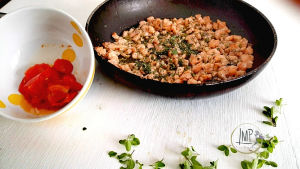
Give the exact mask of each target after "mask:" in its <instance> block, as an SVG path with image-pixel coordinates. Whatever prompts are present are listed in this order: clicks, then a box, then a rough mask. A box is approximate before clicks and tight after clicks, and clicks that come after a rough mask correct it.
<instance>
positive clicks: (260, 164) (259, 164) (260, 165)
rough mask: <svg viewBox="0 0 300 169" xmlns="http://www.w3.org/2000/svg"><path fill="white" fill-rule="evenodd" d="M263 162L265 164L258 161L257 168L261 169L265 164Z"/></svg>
mask: <svg viewBox="0 0 300 169" xmlns="http://www.w3.org/2000/svg"><path fill="white" fill-rule="evenodd" d="M265 162H266V160H262V159H259V160H258V164H257V168H261V167H262V166H263V165H264V164H265Z"/></svg>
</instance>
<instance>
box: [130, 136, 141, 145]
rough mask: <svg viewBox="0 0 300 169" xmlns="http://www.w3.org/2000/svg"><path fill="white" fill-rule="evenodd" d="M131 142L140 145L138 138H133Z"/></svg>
mask: <svg viewBox="0 0 300 169" xmlns="http://www.w3.org/2000/svg"><path fill="white" fill-rule="evenodd" d="M131 144H132V145H134V146H137V145H140V140H139V139H138V138H136V137H135V138H133V139H132V141H131Z"/></svg>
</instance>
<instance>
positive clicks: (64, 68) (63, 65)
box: [53, 59, 73, 74]
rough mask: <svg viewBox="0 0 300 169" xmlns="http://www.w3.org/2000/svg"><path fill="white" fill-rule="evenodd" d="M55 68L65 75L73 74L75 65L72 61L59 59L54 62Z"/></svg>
mask: <svg viewBox="0 0 300 169" xmlns="http://www.w3.org/2000/svg"><path fill="white" fill-rule="evenodd" d="M53 68H54V69H55V70H56V71H58V72H60V73H64V74H71V73H72V71H73V65H72V63H71V62H70V61H68V60H65V59H57V60H56V61H55V62H54V65H53Z"/></svg>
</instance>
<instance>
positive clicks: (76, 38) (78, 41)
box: [73, 33, 83, 47]
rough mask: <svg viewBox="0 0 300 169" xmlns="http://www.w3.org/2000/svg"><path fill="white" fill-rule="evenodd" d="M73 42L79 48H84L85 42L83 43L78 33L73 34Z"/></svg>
mask: <svg viewBox="0 0 300 169" xmlns="http://www.w3.org/2000/svg"><path fill="white" fill-rule="evenodd" d="M73 41H74V43H75V44H76V45H77V46H79V47H82V46H83V42H82V39H81V37H80V36H79V35H78V34H76V33H73Z"/></svg>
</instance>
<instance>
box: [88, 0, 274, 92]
mask: <svg viewBox="0 0 300 169" xmlns="http://www.w3.org/2000/svg"><path fill="white" fill-rule="evenodd" d="M235 1H237V2H239V3H242V4H244V5H246V6H247V7H249V8H251V9H253V10H254V11H255V12H257V13H258V14H259V15H260V16H261V17H262V18H263V19H264V20H265V21H266V22H267V24H268V25H269V27H270V28H271V30H272V33H273V37H274V42H273V48H272V51H271V53H270V54H269V56H268V58H267V59H266V60H265V61H264V62H263V63H261V64H260V65H259V66H257V67H256V68H255V69H253V70H251V71H249V72H246V74H244V75H243V76H240V77H237V78H235V79H230V80H226V81H221V82H211V83H203V84H187V85H189V86H193V87H203V86H214V85H224V84H227V83H232V82H236V81H238V80H240V79H243V78H245V77H248V76H251V75H253V74H254V73H256V72H257V71H259V70H262V68H263V67H264V65H266V64H267V63H268V62H269V61H270V60H271V59H272V58H273V55H274V53H275V51H276V49H277V43H278V38H277V33H276V30H275V28H274V26H273V25H272V23H271V21H270V20H269V19H268V18H267V17H266V16H265V15H264V14H263V13H262V12H261V11H259V10H258V9H257V8H255V7H254V6H252V5H251V4H249V3H247V2H245V1H243V0H235ZM108 2H109V0H105V1H103V2H102V3H100V4H99V5H98V6H97V7H96V8H95V9H94V10H93V11H92V12H91V14H90V16H89V17H88V19H87V21H86V25H85V30H86V31H87V32H88V33H89V30H88V28H89V25H91V24H90V22H91V19H92V18H93V16H94V14H95V12H97V11H98V9H99V8H101V7H102V6H103V5H105V4H106V3H108ZM94 51H95V50H94ZM95 53H96V54H97V52H96V51H95ZM95 57H101V56H99V55H98V54H97V55H95ZM101 58H102V57H101ZM102 59H103V60H105V61H106V62H107V63H109V62H108V61H107V60H106V59H104V58H102ZM109 64H111V63H109ZM111 65H113V64H111ZM113 66H115V65H113ZM115 67H116V66H115ZM116 68H117V69H118V70H120V71H123V72H126V71H124V70H122V69H120V68H118V67H116ZM126 73H129V72H126ZM130 74H131V73H130ZM132 75H134V74H132ZM134 76H136V77H138V78H139V79H141V80H150V81H155V80H152V79H146V78H143V77H140V76H137V75H134ZM155 82H157V81H155ZM158 82H159V83H162V84H176V85H182V84H177V83H168V82H160V81H158Z"/></svg>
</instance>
